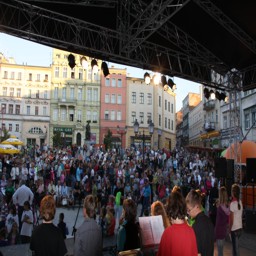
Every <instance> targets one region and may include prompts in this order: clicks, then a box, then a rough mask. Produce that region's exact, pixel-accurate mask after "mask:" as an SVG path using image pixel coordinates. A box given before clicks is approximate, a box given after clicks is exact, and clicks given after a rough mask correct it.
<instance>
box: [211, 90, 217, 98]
mask: <svg viewBox="0 0 256 256" xmlns="http://www.w3.org/2000/svg"><path fill="white" fill-rule="evenodd" d="M209 93H210V98H211V100H215V98H216V97H215V93H214V91H213V90H210V92H209Z"/></svg>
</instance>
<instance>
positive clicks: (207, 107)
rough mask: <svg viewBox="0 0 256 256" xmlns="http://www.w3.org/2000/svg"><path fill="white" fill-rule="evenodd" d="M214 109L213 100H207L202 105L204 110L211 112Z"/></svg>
mask: <svg viewBox="0 0 256 256" xmlns="http://www.w3.org/2000/svg"><path fill="white" fill-rule="evenodd" d="M214 108H215V100H208V101H206V102H205V103H204V110H206V111H208V110H212V109H214Z"/></svg>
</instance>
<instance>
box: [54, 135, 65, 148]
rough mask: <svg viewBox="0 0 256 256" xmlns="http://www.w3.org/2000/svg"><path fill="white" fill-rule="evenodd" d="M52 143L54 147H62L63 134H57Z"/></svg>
mask: <svg viewBox="0 0 256 256" xmlns="http://www.w3.org/2000/svg"><path fill="white" fill-rule="evenodd" d="M52 143H53V146H54V147H60V146H62V145H63V139H62V138H61V132H55V133H54V134H53V136H52Z"/></svg>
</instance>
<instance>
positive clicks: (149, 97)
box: [148, 93, 152, 105]
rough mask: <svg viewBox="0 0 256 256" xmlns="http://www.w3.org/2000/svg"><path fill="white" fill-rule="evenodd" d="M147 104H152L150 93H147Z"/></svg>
mask: <svg viewBox="0 0 256 256" xmlns="http://www.w3.org/2000/svg"><path fill="white" fill-rule="evenodd" d="M148 105H152V94H151V93H148Z"/></svg>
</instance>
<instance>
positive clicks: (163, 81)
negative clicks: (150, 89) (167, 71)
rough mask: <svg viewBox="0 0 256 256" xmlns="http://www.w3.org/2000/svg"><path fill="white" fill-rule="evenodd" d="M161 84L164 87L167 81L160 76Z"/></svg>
mask: <svg viewBox="0 0 256 256" xmlns="http://www.w3.org/2000/svg"><path fill="white" fill-rule="evenodd" d="M161 83H162V85H163V86H165V85H166V84H167V80H166V77H165V76H161Z"/></svg>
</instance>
